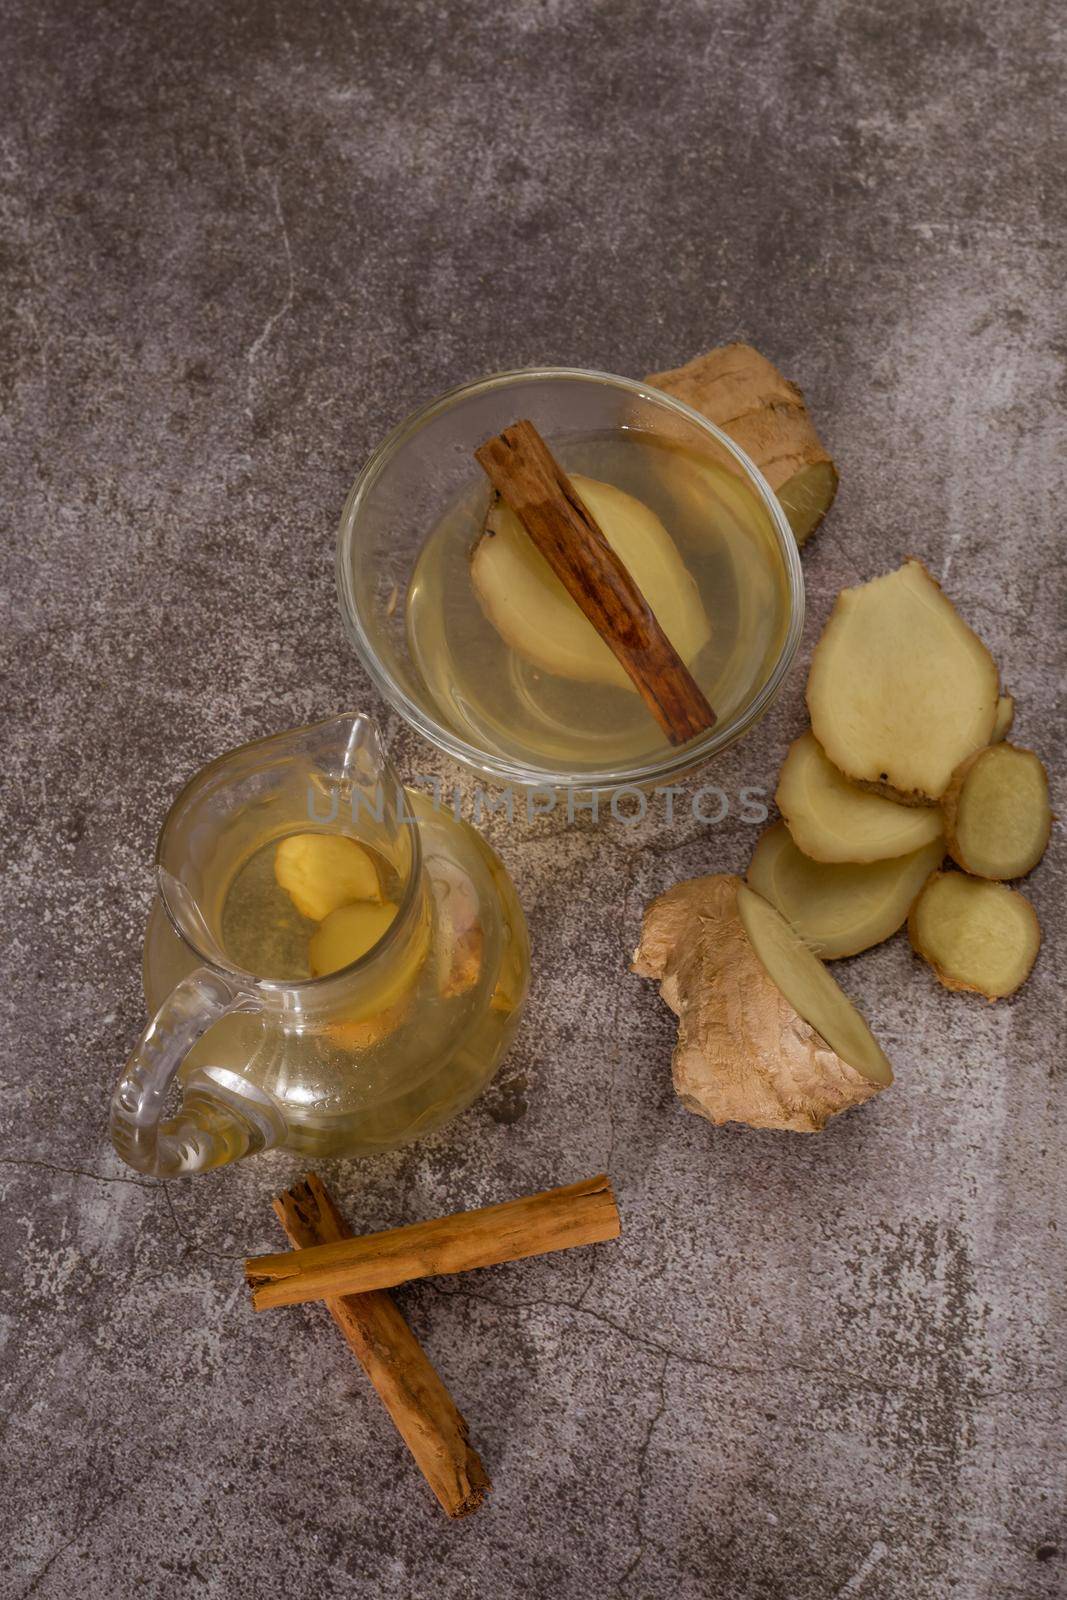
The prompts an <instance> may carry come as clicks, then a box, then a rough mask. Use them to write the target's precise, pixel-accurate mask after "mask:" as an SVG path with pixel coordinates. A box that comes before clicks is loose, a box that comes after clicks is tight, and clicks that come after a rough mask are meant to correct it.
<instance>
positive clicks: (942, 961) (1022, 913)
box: [908, 872, 1041, 1000]
mask: <svg viewBox="0 0 1067 1600" xmlns="http://www.w3.org/2000/svg"><path fill="white" fill-rule="evenodd" d="M908 935H909V937H910V939H911V942H912V946H913V948H914V949H915V950H916V951H917V952H918V953H919V955H921V956H922V957H923V958H924V959H925V960H926V961H928V962H929V964H930V966H931V967H933V969H934V972H935V973H936V975H937V977H938V979H939V981H940V982H941V983H943V984H944V986H945V988H946V989H966V990H971V991H972V992H973V993H975V994H981V995H984V996H985V998H986V999H987V1000H1002V999H1004V998H1005V997H1006V996H1007V995H1009V994H1014V993H1015V991H1016V989H1018V988H1019V987H1020V985H1021V984H1023V983H1025V982H1026V980H1027V978H1028V977H1029V976H1030V971H1031V969H1032V967H1033V965H1034V962H1035V960H1036V959H1037V952H1038V950H1039V948H1040V946H1041V927H1040V924H1039V923H1038V920H1037V913H1036V911H1035V910H1034V908H1033V906H1032V905H1031V904H1030V902H1029V900H1026V899H1024V898H1023V896H1022V895H1021V894H1020V893H1019V891H1018V890H1017V889H1009V888H1008V887H1007V885H1006V884H1003V883H992V882H990V881H989V880H988V879H986V878H971V877H968V875H967V874H966V873H963V872H938V873H935V874H934V876H933V877H932V878H931V879H930V881H929V883H927V885H926V887H925V889H924V890H923V892H922V894H921V895H920V896H919V898H918V899H917V900H916V902H915V904H914V906H913V907H912V911H911V915H910V916H909V918H908Z"/></svg>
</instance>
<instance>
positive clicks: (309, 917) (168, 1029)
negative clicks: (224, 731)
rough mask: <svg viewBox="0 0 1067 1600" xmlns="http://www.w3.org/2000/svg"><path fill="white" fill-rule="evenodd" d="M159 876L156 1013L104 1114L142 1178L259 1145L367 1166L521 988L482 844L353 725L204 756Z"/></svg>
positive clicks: (500, 885)
mask: <svg viewBox="0 0 1067 1600" xmlns="http://www.w3.org/2000/svg"><path fill="white" fill-rule="evenodd" d="M324 838H327V839H329V840H331V841H332V842H330V843H326V844H324V843H323V839H324ZM309 840H311V841H312V843H311V844H310V845H309V843H308V841H309ZM338 840H341V841H347V842H341V843H338V842H337V841H338ZM353 851H355V853H356V855H357V856H358V857H360V858H361V859H360V860H354V859H353V861H350V860H349V856H350V855H351V854H352V852H353ZM283 857H284V858H285V861H287V862H288V863H289V865H288V867H284V866H283ZM353 865H354V866H355V868H356V869H358V870H356V872H355V876H354V877H353V876H351V873H350V868H351V867H352V866H353ZM156 868H157V880H158V888H157V894H156V899H155V902H154V904H153V907H152V911H151V914H150V917H149V923H148V932H147V936H146V941H145V957H144V989H145V998H146V1000H147V1004H148V1011H149V1015H150V1016H151V1018H152V1020H151V1022H150V1023H149V1024H148V1027H147V1028H146V1029H145V1032H144V1034H143V1036H142V1038H141V1041H140V1043H139V1044H138V1046H137V1048H136V1050H135V1051H134V1053H133V1055H132V1056H131V1058H130V1060H129V1063H128V1064H127V1067H126V1071H125V1073H124V1075H123V1077H122V1080H121V1082H120V1083H119V1085H118V1087H117V1089H116V1090H115V1093H114V1096H113V1099H112V1104H111V1138H112V1141H113V1143H114V1145H115V1148H116V1150H117V1151H118V1152H119V1154H120V1155H121V1156H122V1158H123V1160H125V1161H127V1162H128V1163H129V1164H130V1166H132V1167H135V1168H136V1169H137V1170H138V1171H139V1172H144V1173H151V1174H154V1175H155V1176H157V1177H164V1178H165V1177H174V1176H178V1175H180V1174H183V1173H191V1172H206V1171H208V1170H209V1169H210V1168H213V1167H218V1166H221V1165H222V1164H223V1163H225V1162H228V1161H236V1160H238V1159H239V1158H240V1157H242V1156H246V1155H252V1154H254V1153H255V1152H256V1151H259V1150H267V1149H269V1148H271V1147H272V1146H284V1147H285V1148H287V1149H290V1150H295V1151H299V1152H300V1153H301V1154H304V1155H307V1156H309V1157H321V1156H334V1155H348V1156H360V1155H370V1154H373V1153H375V1152H377V1151H381V1150H387V1149H390V1148H392V1147H393V1146H395V1145H397V1144H401V1143H404V1142H406V1141H408V1140H410V1139H414V1138H418V1137H419V1136H421V1135H422V1134H424V1133H429V1132H430V1131H431V1130H433V1129H434V1128H438V1127H440V1126H441V1125H442V1123H444V1122H446V1121H448V1120H449V1119H450V1118H451V1117H454V1116H455V1115H456V1114H457V1113H458V1112H460V1111H462V1110H463V1109H464V1107H465V1106H467V1105H469V1104H470V1102H471V1101H472V1100H473V1099H474V1098H475V1097H476V1096H477V1095H478V1094H479V1093H480V1092H481V1090H482V1089H483V1088H484V1087H485V1085H486V1084H487V1083H488V1081H489V1079H490V1078H491V1077H492V1075H493V1072H494V1071H495V1069H496V1066H497V1064H498V1062H499V1061H500V1059H501V1057H502V1055H503V1054H504V1051H505V1050H506V1049H507V1046H508V1044H509V1043H510V1041H511V1038H512V1036H513V1034H514V1031H515V1028H516V1025H517V1022H518V1019H519V1015H520V1012H521V1009H522V1004H523V1000H524V998H525V993H526V986H527V980H528V975H529V948H528V944H527V937H526V925H525V922H524V919H523V915H522V911H521V908H520V906H519V903H518V900H517V898H516V895H515V891H514V888H513V886H512V884H511V881H510V879H509V878H508V876H507V873H506V872H505V870H504V868H503V866H502V865H501V863H500V861H499V859H498V857H497V856H496V855H495V853H494V852H493V851H492V850H491V849H490V848H489V846H488V845H487V844H486V843H485V841H484V840H483V839H482V838H481V837H480V836H479V834H477V833H476V832H475V830H474V829H473V828H471V827H470V826H469V825H468V824H467V823H465V822H460V821H457V820H456V818H455V816H454V815H453V814H452V812H451V811H449V810H446V809H442V808H441V807H438V806H435V804H434V803H433V801H432V800H431V799H430V798H428V797H427V796H423V795H419V794H415V793H413V792H412V791H410V790H405V789H404V788H403V787H402V786H401V784H400V781H399V779H398V778H397V776H396V774H395V772H394V771H393V768H392V766H391V765H390V763H389V760H388V758H387V757H386V754H385V752H384V750H383V748H382V744H381V740H380V737H379V734H378V729H377V727H376V725H375V724H374V722H373V721H371V720H370V719H369V718H368V717H365V716H360V715H356V714H351V715H346V716H342V717H338V718H336V719H334V720H332V721H328V722H320V723H317V724H315V725H314V726H312V727H308V728H299V729H296V730H294V731H293V732H290V733H284V734H279V735H277V736H275V737H273V738H269V739H262V740H259V741H257V742H256V743H254V744H249V745H245V746H243V747H242V748H241V749H239V750H235V751H233V752H231V753H230V754H228V755H225V756H222V757H220V758H219V759H218V760H217V761H214V762H212V763H211V765H210V766H208V767H206V768H205V769H204V770H203V771H202V772H200V773H199V774H198V775H197V776H196V777H195V778H193V779H192V781H191V782H190V783H188V784H187V785H186V787H185V789H183V791H182V792H181V794H180V795H179V796H178V798H177V800H176V801H175V802H174V804H173V806H172V807H171V810H170V813H169V815H168V817H167V819H166V822H165V823H164V825H163V830H162V832H161V834H160V838H159V844H158V847H157V851H156ZM320 914H321V915H320ZM368 929H369V930H370V933H368ZM353 930H354V931H353ZM372 936H373V938H372ZM353 938H355V941H356V942H355V943H353V942H352V940H353ZM346 941H347V942H346ZM364 946H366V948H364ZM349 956H351V957H352V958H353V959H350V960H349V959H348V957H349Z"/></svg>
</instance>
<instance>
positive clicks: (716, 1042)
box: [633, 874, 893, 1133]
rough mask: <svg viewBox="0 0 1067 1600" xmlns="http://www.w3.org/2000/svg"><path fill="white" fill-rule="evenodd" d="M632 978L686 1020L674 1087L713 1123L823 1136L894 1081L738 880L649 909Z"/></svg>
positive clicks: (673, 896) (774, 919) (690, 886)
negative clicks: (645, 982)
mask: <svg viewBox="0 0 1067 1600" xmlns="http://www.w3.org/2000/svg"><path fill="white" fill-rule="evenodd" d="M633 971H634V972H636V973H638V974H640V975H641V976H642V977H645V978H657V979H659V983H660V994H661V995H662V997H663V999H664V1000H665V1001H666V1003H667V1005H669V1006H670V1008H671V1010H672V1011H674V1012H675V1013H676V1014H677V1017H678V1043H677V1045H676V1047H675V1051H674V1056H673V1073H674V1087H675V1089H676V1091H677V1093H678V1096H679V1098H680V1099H681V1101H682V1104H683V1105H684V1106H685V1107H686V1109H687V1110H689V1111H693V1112H696V1114H697V1115H698V1116H702V1117H707V1118H708V1120H709V1122H714V1123H722V1122H746V1123H748V1124H749V1126H750V1127H754V1128H785V1129H790V1130H792V1131H793V1132H796V1133H816V1132H818V1131H819V1129H820V1128H822V1127H824V1126H825V1125H826V1123H827V1121H828V1120H829V1118H830V1117H832V1116H834V1115H835V1114H836V1113H837V1112H839V1111H847V1110H848V1109H849V1107H851V1106H856V1105H861V1104H862V1103H863V1101H864V1100H869V1099H870V1098H871V1096H872V1095H875V1094H877V1093H878V1091H879V1090H880V1089H884V1088H885V1087H886V1085H887V1084H889V1083H891V1082H892V1081H893V1072H892V1068H891V1067H890V1065H889V1062H888V1061H887V1060H886V1058H885V1055H884V1054H883V1052H882V1050H881V1048H880V1047H879V1045H878V1044H877V1042H876V1040H875V1039H874V1036H873V1035H872V1033H871V1031H870V1029H869V1028H868V1027H867V1024H866V1023H865V1022H864V1020H863V1018H862V1017H861V1016H860V1014H859V1012H858V1011H857V1010H856V1009H855V1007H854V1006H853V1005H852V1002H851V1001H850V1000H849V999H848V998H847V996H846V995H845V994H844V993H843V991H842V990H841V989H840V988H839V987H838V985H837V984H836V982H835V981H834V979H833V978H832V977H831V975H830V973H829V972H828V971H827V969H826V967H824V966H823V964H822V962H821V961H820V960H819V959H818V957H817V956H814V955H813V954H812V953H811V951H810V950H809V949H808V948H807V946H806V945H805V944H804V943H803V941H802V940H801V939H800V938H799V937H798V935H797V934H796V933H795V932H794V930H793V929H792V928H790V926H789V924H788V923H787V922H785V921H784V919H783V918H782V917H780V916H779V915H778V913H777V911H775V910H774V908H773V907H772V906H770V905H768V903H767V902H766V901H765V900H763V899H762V898H761V897H760V896H759V895H758V894H756V893H754V892H753V890H751V889H748V888H746V887H745V885H744V884H743V883H742V882H741V880H740V878H737V877H733V876H726V875H722V874H717V875H714V876H711V877H706V878H693V879H690V880H689V881H688V882H686V883H679V884H675V886H674V888H673V889H668V891H667V893H666V894H662V895H660V896H659V898H658V899H656V900H653V901H652V903H651V904H650V905H649V906H648V907H646V910H645V917H644V926H643V929H642V934H641V943H640V944H639V946H638V948H637V950H636V952H635V954H634V961H633Z"/></svg>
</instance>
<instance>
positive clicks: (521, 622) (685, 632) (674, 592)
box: [471, 473, 709, 693]
mask: <svg viewBox="0 0 1067 1600" xmlns="http://www.w3.org/2000/svg"><path fill="white" fill-rule="evenodd" d="M570 479H571V483H572V484H573V485H574V487H575V489H576V490H577V491H578V494H579V496H580V497H581V499H582V501H583V503H584V504H585V506H586V507H587V509H588V511H589V513H590V515H591V516H592V517H593V519H594V521H595V522H596V523H597V525H598V527H599V528H600V529H601V531H602V533H603V534H604V537H605V539H607V541H608V543H609V544H610V545H611V547H612V549H613V550H614V551H615V553H616V554H617V555H618V557H619V559H620V560H621V561H622V564H623V566H624V567H626V569H627V571H628V572H629V574H630V576H631V577H632V578H633V580H634V582H635V583H636V585H637V587H638V588H639V589H640V591H641V593H642V595H643V596H644V598H645V599H646V600H647V602H648V605H649V607H650V609H651V611H652V613H653V615H654V616H655V618H656V620H657V622H658V623H659V625H660V627H661V628H662V629H663V631H664V633H665V634H666V635H667V637H668V638H669V639H670V641H671V644H672V645H673V646H674V648H675V649H676V650H677V652H678V654H679V655H680V656H681V658H682V660H683V661H684V662H685V663H686V664H687V665H690V664H691V663H692V662H693V661H694V660H695V658H696V657H697V656H698V655H699V654H700V651H701V650H702V649H703V648H704V646H705V644H707V642H708V637H709V625H708V618H707V613H706V612H705V610H704V607H703V605H702V603H701V600H700V595H699V592H698V590H697V586H696V583H695V581H694V579H693V577H692V575H691V574H690V572H689V569H688V568H687V567H686V565H685V563H684V561H683V560H682V557H681V555H680V554H679V551H678V547H677V545H676V544H675V542H674V540H673V539H672V538H671V536H670V534H669V533H668V532H667V530H666V528H665V527H664V526H663V523H662V522H661V521H660V519H659V518H658V517H657V516H656V514H655V512H654V511H651V510H650V509H649V507H648V506H646V505H645V504H644V502H643V501H641V500H637V499H635V498H634V496H633V495H631V494H626V493H625V492H624V491H623V490H622V489H616V488H615V487H614V485H613V484H610V483H601V482H600V481H599V480H598V479H595V478H586V477H583V476H581V475H580V474H579V473H572V474H571V475H570ZM471 581H472V582H473V585H474V592H475V594H476V595H477V597H478V601H479V604H480V605H481V607H482V610H483V611H484V612H485V615H486V617H487V618H488V620H489V621H490V622H491V623H492V625H493V627H494V628H495V629H496V630H497V632H498V633H499V634H500V637H501V638H502V639H503V640H504V642H505V644H508V645H510V646H511V648H512V649H513V650H515V651H517V652H518V654H519V655H520V656H522V657H523V658H524V659H525V660H527V661H530V662H532V663H533V664H534V665H535V666H537V667H540V668H541V669H542V670H543V671H545V672H551V673H553V674H554V675H555V676H557V677H560V678H572V679H575V680H576V681H578V682H582V683H603V684H613V685H615V686H616V687H617V688H620V689H629V690H633V691H634V693H636V690H635V689H634V684H633V681H632V680H631V678H630V677H629V675H628V674H627V673H626V671H625V670H624V668H623V667H622V666H620V664H619V662H618V660H617V659H616V657H615V655H614V654H613V652H612V650H611V648H610V647H609V646H608V645H607V644H605V642H604V640H603V639H602V638H601V637H600V635H599V634H598V633H597V631H596V629H595V628H594V627H593V624H592V623H591V622H590V621H589V619H588V617H586V616H585V615H584V613H583V612H582V611H581V610H580V609H579V608H578V606H577V605H576V604H575V603H574V601H573V600H572V599H571V597H570V595H569V594H568V593H567V591H566V589H565V588H564V587H563V584H562V583H561V582H560V580H559V579H558V578H557V577H556V575H555V573H554V572H553V571H552V569H551V567H550V566H549V565H548V562H547V561H546V560H545V559H544V557H543V556H542V555H541V553H540V552H539V551H538V550H537V548H536V547H535V545H534V544H533V543H532V541H531V540H530V538H529V537H528V536H527V534H526V533H525V532H524V530H523V527H522V524H521V523H520V522H519V519H518V517H516V515H515V513H514V512H513V511H512V510H511V509H510V508H509V507H508V506H506V505H505V504H504V502H503V501H502V500H500V499H499V497H497V496H494V498H493V500H492V502H491V504H490V507H489V512H488V515H487V517H486V521H485V529H484V532H483V533H482V535H481V536H480V538H479V540H478V542H477V544H476V546H475V548H474V552H473V555H472V557H471Z"/></svg>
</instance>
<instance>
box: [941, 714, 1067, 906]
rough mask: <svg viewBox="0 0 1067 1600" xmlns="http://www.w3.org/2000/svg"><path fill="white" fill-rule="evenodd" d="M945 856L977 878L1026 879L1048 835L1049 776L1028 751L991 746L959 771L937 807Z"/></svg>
mask: <svg viewBox="0 0 1067 1600" xmlns="http://www.w3.org/2000/svg"><path fill="white" fill-rule="evenodd" d="M941 809H942V811H943V813H944V818H945V838H946V840H947V842H948V853H949V855H950V856H951V857H952V859H953V861H955V863H956V865H957V866H960V867H962V868H963V870H964V872H970V873H973V874H974V876H975V877H977V878H1024V877H1025V876H1026V874H1027V873H1028V872H1029V871H1030V870H1031V869H1032V868H1033V867H1036V866H1037V863H1038V862H1039V861H1040V860H1041V857H1042V856H1043V855H1044V853H1045V848H1046V846H1047V844H1048V840H1049V834H1050V832H1051V830H1052V808H1051V806H1050V805H1049V798H1048V773H1047V772H1046V771H1045V769H1044V767H1043V766H1042V764H1041V762H1040V761H1039V760H1038V758H1037V756H1036V755H1035V754H1034V752H1033V751H1032V750H1021V749H1020V748H1019V746H1018V745H1014V744H991V745H989V746H987V748H986V749H985V750H979V751H977V752H976V754H975V755H973V756H968V758H967V760H966V761H964V762H963V763H962V765H961V766H959V767H957V769H956V771H955V774H954V775H953V778H952V782H951V783H950V784H949V786H948V789H947V790H946V791H945V796H944V799H943V800H942V802H941Z"/></svg>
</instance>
